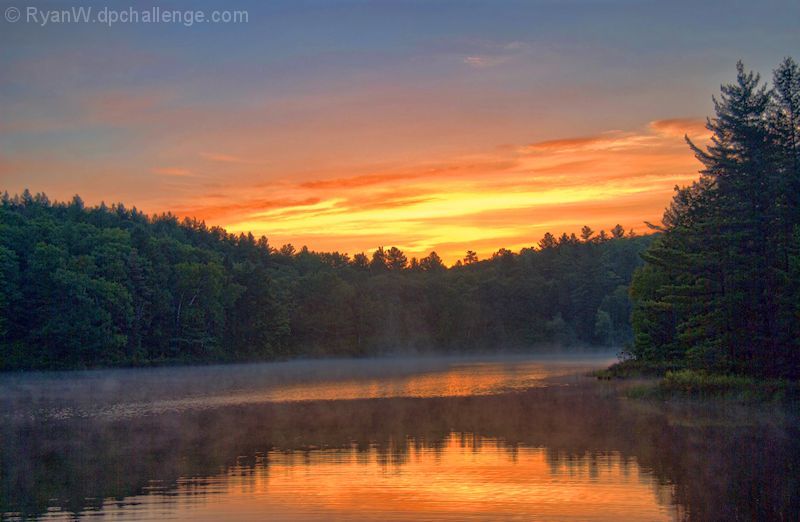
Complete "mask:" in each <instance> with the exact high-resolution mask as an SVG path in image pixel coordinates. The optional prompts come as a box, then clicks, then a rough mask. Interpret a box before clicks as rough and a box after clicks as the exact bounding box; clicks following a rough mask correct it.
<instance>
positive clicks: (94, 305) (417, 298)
mask: <svg viewBox="0 0 800 522" xmlns="http://www.w3.org/2000/svg"><path fill="white" fill-rule="evenodd" d="M651 239H652V238H651V236H640V237H637V236H634V235H633V234H631V233H627V234H626V233H625V231H624V230H623V229H622V227H620V226H616V227H614V229H613V230H612V231H611V233H610V234H607V233H606V232H604V231H601V232H599V233H595V232H594V231H592V230H591V229H589V228H588V227H584V229H583V231H582V234H581V237H580V238H579V237H576V236H575V235H574V234H573V235H566V234H564V235H562V236H561V237H560V238H556V237H554V236H553V235H551V234H546V235H545V237H544V238H543V239H542V240H541V241H540V242H539V243H538V244H537V245H536V246H535V247H533V246H532V247H531V248H526V249H523V250H522V251H521V252H519V253H512V252H510V251H508V250H504V249H501V250H500V251H498V252H496V253H495V254H494V255H493V256H492V257H491V258H490V259H485V260H478V257H477V256H476V255H475V253H474V252H471V251H470V252H467V254H466V256H465V257H464V259H463V261H459V262H457V263H456V264H455V265H454V266H452V267H449V268H448V267H446V266H445V265H444V263H443V262H442V260H441V259H440V258H439V256H437V255H436V253H435V252H432V253H431V254H430V255H428V256H426V257H424V258H423V259H419V260H417V259H410V260H409V259H407V257H406V256H405V255H404V254H403V252H401V251H400V250H399V249H397V248H389V249H384V248H378V249H377V250H376V251H375V252H373V253H372V254H371V255H366V254H363V253H360V254H355V255H354V256H352V257H349V256H348V255H346V254H340V253H337V252H333V253H317V252H312V251H309V250H308V249H307V248H301V249H299V250H295V248H294V247H292V246H291V245H284V246H282V247H280V248H277V249H276V248H273V247H272V246H271V245H270V244H269V243H268V241H267V239H266V238H264V237H262V238H260V239H255V238H254V237H253V236H252V235H233V234H228V233H226V232H225V231H224V230H223V229H221V228H216V227H214V228H211V227H207V226H206V225H205V224H204V223H202V222H198V221H196V220H191V219H183V220H179V219H178V218H176V217H175V216H172V215H170V214H166V215H161V216H154V217H149V216H147V215H145V214H143V213H142V212H139V211H137V210H136V209H135V208H134V209H128V208H126V207H125V206H123V205H121V204H117V205H113V206H110V207H109V206H105V205H102V204H101V205H99V206H97V207H92V208H88V207H86V206H84V204H83V202H82V201H81V199H80V198H79V197H77V196H76V197H75V198H74V199H73V200H72V201H70V202H62V203H57V202H55V203H53V202H50V201H49V200H48V198H47V197H46V196H45V195H43V194H36V195H32V194H31V193H30V192H28V191H25V192H24V193H23V194H21V195H19V196H13V197H11V196H8V195H7V194H5V195H4V196H3V198H2V202H0V368H2V369H5V370H9V369H30V368H82V367H95V366H109V365H145V364H158V363H168V362H200V361H233V360H264V359H274V358H286V357H295V356H322V355H337V356H342V355H346V356H356V355H371V354H378V353H387V352H394V351H402V350H417V351H426V350H436V351H451V350H452V351H455V350H458V351H469V350H487V349H489V350H497V349H524V348H531V347H536V346H552V345H556V344H557V345H559V346H567V345H606V346H611V345H613V346H620V345H621V344H622V343H624V342H626V341H628V340H629V339H631V338H632V330H631V327H630V321H629V316H630V311H631V304H630V301H629V298H628V291H627V286H628V284H629V283H630V280H631V277H632V275H633V272H634V270H635V269H636V268H637V266H639V265H641V263H642V261H641V259H640V254H641V253H642V252H643V251H644V249H645V248H646V247H647V245H648V244H649V243H650V242H651Z"/></svg>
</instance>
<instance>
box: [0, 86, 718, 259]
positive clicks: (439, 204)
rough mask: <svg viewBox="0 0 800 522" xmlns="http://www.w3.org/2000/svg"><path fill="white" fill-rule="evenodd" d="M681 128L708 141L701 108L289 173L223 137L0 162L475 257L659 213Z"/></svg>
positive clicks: (59, 193) (171, 207) (206, 215)
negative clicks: (133, 152) (175, 147)
mask: <svg viewBox="0 0 800 522" xmlns="http://www.w3.org/2000/svg"><path fill="white" fill-rule="evenodd" d="M130 103H132V102H130ZM131 110H135V109H131ZM118 117H119V118H122V116H121V115H118ZM684 134H688V135H689V136H690V137H692V138H693V139H695V140H696V141H701V142H702V141H703V140H704V139H706V138H707V137H708V134H707V131H706V130H705V128H704V120H702V119H700V118H678V119H669V120H657V121H651V122H647V123H643V124H642V125H640V126H639V128H638V129H636V130H630V131H621V130H608V131H605V132H600V133H597V134H595V135H589V136H579V137H566V138H560V139H552V140H546V141H538V142H533V143H519V144H511V145H497V146H494V147H491V148H485V149H477V148H476V149H475V150H473V151H471V152H469V153H463V152H462V153H459V154H451V155H448V154H432V155H431V157H430V158H425V157H419V158H412V159H409V160H408V161H402V160H394V161H387V162H377V161H369V162H364V163H359V162H358V161H357V159H356V158H352V157H351V155H350V154H352V153H350V154H348V156H347V157H346V158H342V159H341V160H340V161H339V162H337V163H338V165H331V164H330V163H325V164H323V166H322V167H321V168H319V169H318V170H317V171H314V172H306V171H303V170H300V171H293V172H292V173H291V174H290V175H286V176H280V175H265V170H268V167H267V165H268V163H269V158H265V157H263V156H261V155H260V154H259V153H258V152H257V151H244V152H239V153H233V152H231V151H230V150H228V148H226V147H224V146H221V147H220V148H219V149H214V150H209V151H200V150H196V148H190V149H188V150H182V151H181V152H180V154H175V155H172V156H173V157H176V158H180V161H156V160H155V159H152V158H149V159H146V160H145V161H144V162H143V164H140V165H139V166H138V169H140V170H144V172H141V171H139V172H135V173H133V174H131V175H128V176H126V175H124V173H123V174H120V173H119V172H115V173H114V175H106V173H104V172H103V171H102V170H101V168H102V167H101V166H94V165H81V164H79V163H72V164H71V163H70V162H69V161H64V160H63V159H61V160H57V159H55V158H53V159H52V160H51V159H50V158H48V157H47V156H46V155H45V156H43V157H38V158H36V159H27V160H25V161H22V162H19V163H16V164H10V163H6V164H5V165H0V169H3V168H5V169H8V171H9V172H11V171H20V170H21V171H22V172H25V171H26V170H27V171H34V170H36V169H48V168H49V169H54V168H55V167H52V166H48V165H47V164H48V162H49V161H59V162H60V164H59V167H58V168H59V169H60V171H61V172H63V173H64V174H65V175H67V176H68V175H69V174H70V173H73V172H78V171H80V172H81V175H83V176H84V177H87V176H88V181H89V183H87V184H86V188H81V187H76V188H77V189H78V190H71V189H69V188H60V190H59V187H58V184H57V183H55V184H54V185H56V186H55V187H54V188H55V192H56V193H55V194H54V193H53V192H54V191H53V189H52V188H51V189H50V190H48V192H49V194H50V195H51V197H56V198H60V199H65V198H68V197H70V193H74V192H79V193H81V194H82V195H83V197H84V198H85V199H86V200H87V202H89V203H98V202H99V201H100V200H105V201H106V202H108V203H110V202H113V201H116V200H117V199H118V198H109V197H108V196H107V195H108V194H109V193H111V194H112V195H119V194H121V193H122V194H124V193H128V194H131V193H133V194H135V193H136V192H142V191H144V193H143V197H138V198H137V197H136V196H135V195H134V196H130V195H129V196H128V197H127V198H124V199H122V198H119V199H122V201H123V202H124V203H126V204H127V205H129V206H130V205H137V206H138V207H139V208H140V209H142V210H144V211H146V212H149V213H153V212H164V211H172V212H173V213H175V214H177V215H179V216H189V217H196V218H198V219H202V220H205V221H206V223H208V224H210V225H221V226H223V227H225V228H226V229H227V230H229V231H231V232H248V231H250V232H253V234H255V235H256V236H259V235H262V234H263V235H266V236H267V237H268V238H269V240H270V243H271V244H272V245H273V246H276V247H278V246H280V245H282V244H284V243H289V242H291V243H292V244H294V245H295V246H296V247H298V248H299V247H300V246H302V245H307V246H308V247H309V248H311V249H312V250H322V251H332V250H338V251H340V252H347V253H349V254H351V255H352V254H355V253H357V252H361V251H367V252H369V251H371V250H373V249H375V248H376V247H378V246H385V247H389V246H397V247H399V248H400V249H402V250H403V251H405V252H406V253H407V254H408V255H409V257H410V256H419V257H421V256H424V255H426V254H427V253H429V252H430V251H432V250H435V251H436V252H437V253H438V254H439V255H440V256H442V258H444V259H445V261H447V262H451V263H452V262H455V261H456V260H457V259H460V258H461V257H462V256H463V255H464V252H465V251H466V250H467V249H471V250H475V251H476V252H478V254H479V257H481V258H483V257H486V256H489V255H491V254H492V253H493V252H495V251H497V250H498V249H499V248H501V247H505V248H510V249H512V250H515V251H516V250H519V249H520V248H523V247H529V246H532V245H535V244H536V242H537V241H538V240H539V239H540V238H541V237H542V235H543V234H544V233H545V232H547V231H550V232H553V233H555V234H560V233H562V232H567V233H570V232H577V231H579V229H580V228H581V226H583V225H584V224H586V225H589V226H591V227H592V228H594V229H595V230H598V231H599V230H601V229H605V230H609V229H610V228H612V227H613V226H614V225H615V224H617V223H619V224H621V225H623V226H624V227H625V228H626V229H631V228H632V229H633V230H635V231H637V232H645V231H646V230H647V227H646V225H645V224H644V221H651V222H658V221H659V220H660V218H661V214H662V212H663V209H664V207H665V206H666V205H667V204H668V202H669V200H670V198H671V196H672V193H673V187H674V186H675V185H684V184H687V183H689V182H691V181H692V180H693V179H695V178H696V177H697V170H698V168H699V163H698V162H697V161H696V160H695V158H694V156H693V155H692V153H691V151H690V150H689V148H688V147H687V145H686V143H685V142H684V139H683V136H684ZM240 138H242V139H244V138H243V137H241V136H240ZM233 141H234V140H233V139H230V141H228V142H227V143H228V144H230V143H232V142H233ZM221 144H222V145H224V144H225V143H224V142H221ZM155 156H158V155H157V154H156V155H155ZM94 169H96V170H94ZM132 169H133V167H131V168H130V169H129V170H132ZM126 183H130V186H126ZM111 185H113V187H114V190H110V186H111ZM39 188H40V187H38V186H36V185H33V186H31V189H32V190H38V189H39ZM41 189H42V190H46V189H47V187H41ZM98 189H99V190H98ZM104 194H105V195H104Z"/></svg>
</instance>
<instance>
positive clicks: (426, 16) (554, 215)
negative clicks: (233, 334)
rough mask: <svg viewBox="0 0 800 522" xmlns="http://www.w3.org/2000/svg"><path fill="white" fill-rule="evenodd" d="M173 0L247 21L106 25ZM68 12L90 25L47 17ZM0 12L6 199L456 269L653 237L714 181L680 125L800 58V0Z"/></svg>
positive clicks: (26, 7) (58, 6) (236, 3)
mask: <svg viewBox="0 0 800 522" xmlns="http://www.w3.org/2000/svg"><path fill="white" fill-rule="evenodd" d="M156 5H158V6H160V7H161V8H162V10H179V11H181V12H184V11H186V10H189V9H191V10H200V11H202V12H203V15H204V16H207V17H210V16H212V13H213V12H214V11H215V10H216V11H222V10H229V11H234V10H238V11H243V12H246V17H247V19H246V21H242V22H240V23H221V22H220V23H215V22H206V23H194V24H191V25H189V24H187V23H167V22H162V23H142V22H141V21H140V22H139V23H121V22H118V23H114V24H108V23H103V22H106V21H107V19H108V18H109V17H110V16H109V15H108V11H106V15H105V19H103V18H100V17H101V15H100V13H101V12H102V9H103V8H104V7H108V8H111V9H113V10H116V11H118V12H119V11H128V10H137V11H140V12H141V11H145V10H148V9H150V8H151V7H153V6H156ZM73 6H76V7H84V8H89V7H90V8H91V9H92V12H91V14H90V16H92V17H93V20H94V21H91V22H83V21H80V20H79V21H75V22H72V23H69V22H67V21H65V20H64V16H63V15H60V14H59V13H56V14H55V15H54V14H52V10H59V11H60V10H63V9H71V8H72V7H73ZM9 8H17V9H19V12H18V13H19V15H20V18H19V19H18V20H16V21H13V18H14V16H13V14H14V13H13V12H11V13H9V10H8V9H9ZM31 8H32V9H33V11H32V12H31ZM0 11H4V13H3V14H4V15H5V16H4V17H3V16H0V190H7V191H8V192H9V193H12V194H13V193H17V192H21V191H22V190H23V189H25V188H29V189H30V190H31V191H32V192H45V193H46V194H47V195H48V196H49V197H50V198H51V199H56V200H65V199H70V198H71V197H72V196H73V195H74V194H80V196H81V197H82V198H83V199H84V200H85V201H86V202H87V203H88V204H97V203H100V202H101V201H104V202H106V203H107V204H110V203H115V202H122V203H124V204H125V205H126V206H128V207H132V206H135V207H137V208H138V209H140V210H143V211H145V212H147V213H161V212H166V211H171V212H173V213H175V214H177V215H180V216H191V217H196V218H198V219H202V220H205V222H206V223H207V224H209V225H220V226H223V227H225V228H226V229H227V230H229V231H231V232H237V233H238V232H248V231H250V232H253V233H254V234H255V235H256V236H260V235H262V234H263V235H266V236H267V237H268V238H269V240H270V243H271V244H272V245H274V246H280V245H282V244H284V243H292V244H293V245H295V246H296V247H298V248H299V247H300V246H302V245H307V246H308V247H309V248H310V249H312V250H318V251H339V252H347V253H350V254H351V255H352V254H355V253H357V252H361V251H367V252H369V251H371V250H374V249H375V248H376V247H378V246H385V247H389V246H397V247H399V248H401V249H402V250H404V251H405V252H406V253H407V254H408V255H409V257H410V256H423V255H426V254H427V253H428V252H430V251H433V250H435V251H436V252H437V253H439V254H440V255H441V256H442V257H443V258H444V259H445V260H446V261H449V262H453V261H455V260H456V259H458V258H460V257H461V256H463V254H464V252H465V251H466V250H467V249H471V250H474V251H476V252H478V254H479V256H480V257H486V256H490V255H491V253H492V252H494V251H497V250H498V249H499V248H509V249H512V250H519V249H520V248H523V247H530V246H532V245H535V244H536V243H537V242H538V240H539V239H540V238H541V237H542V235H543V234H544V233H545V232H547V231H550V232H552V233H554V234H557V235H560V234H561V233H562V232H567V233H571V232H577V231H578V230H579V229H580V227H581V226H583V225H584V224H586V225H589V226H591V227H592V228H594V229H595V230H600V229H606V230H609V229H610V228H612V227H613V226H614V225H615V224H617V223H619V224H622V225H623V226H624V227H625V228H626V229H633V230H635V231H638V232H646V230H647V228H646V225H645V221H650V222H658V221H659V220H660V217H661V214H662V212H663V210H664V208H665V207H666V206H667V204H668V203H669V201H670V198H671V196H672V193H673V189H674V187H675V186H676V185H685V184H687V183H690V182H691V181H692V180H693V179H696V178H697V171H698V169H699V164H698V162H697V161H696V160H695V159H694V157H693V156H692V153H691V152H690V150H689V149H688V147H687V146H686V143H685V141H684V135H688V136H689V137H690V138H692V139H694V140H696V141H698V142H700V143H702V142H704V141H705V140H706V139H708V133H707V131H706V130H705V128H704V122H705V117H706V116H708V115H711V113H712V112H713V103H712V100H711V97H712V95H714V94H716V93H717V92H718V91H719V86H720V84H722V83H728V82H730V81H732V80H733V79H734V78H735V64H736V61H737V60H739V59H741V60H743V61H744V63H745V66H746V67H747V68H750V69H754V70H756V71H759V72H761V73H762V75H764V77H765V78H769V77H771V74H772V73H771V71H772V70H773V69H774V68H775V66H776V65H777V64H778V63H779V62H780V60H781V59H782V58H783V57H785V56H794V57H795V58H796V59H797V58H800V30H798V26H797V20H800V2H797V1H794V0H793V1H783V2H771V1H765V2H736V1H725V2H716V1H708V2H683V1H680V0H678V1H668V2H667V1H664V2H656V1H648V0H563V1H556V0H546V1H544V0H543V1H535V0H531V1H525V2H522V1H503V0H493V1H469V0H463V1H454V2H449V1H428V2H422V1H401V0H397V1H375V2H368V1H351V2H335V1H333V0H330V1H324V2H321V1H313V2H309V1H286V2H278V1H274V2H244V1H240V0H233V1H230V2H218V3H210V2H192V3H183V2H169V3H167V2H162V3H152V2H135V3H133V2H131V3H125V2H114V3H108V4H106V3H92V2H80V1H78V2H70V3H67V2H63V3H52V2H50V3H48V2H37V1H36V0H33V1H32V2H21V1H17V0H8V1H6V0H4V1H3V2H2V3H0ZM48 12H50V15H49V17H48V15H47V13H48ZM9 14H10V15H11V19H12V21H9ZM54 16H60V17H61V23H56V21H54V18H53V17H54ZM139 16H142V15H141V13H140V14H139ZM45 17H48V18H47V20H45ZM184 18H185V17H184ZM44 21H47V22H48V23H44Z"/></svg>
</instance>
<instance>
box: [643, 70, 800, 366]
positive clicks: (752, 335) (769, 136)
mask: <svg viewBox="0 0 800 522" xmlns="http://www.w3.org/2000/svg"><path fill="white" fill-rule="evenodd" d="M737 69H738V74H737V79H736V83H734V84H731V85H725V86H723V87H722V93H721V96H720V97H719V99H717V98H715V99H714V105H715V111H716V117H714V118H711V119H709V120H708V125H707V128H708V130H709V131H711V133H712V137H711V141H710V144H709V145H708V147H707V148H701V147H699V146H697V145H695V144H694V143H692V142H691V141H689V140H688V138H687V141H688V142H689V145H690V147H691V148H692V150H693V151H694V152H695V154H696V156H697V158H698V159H699V160H700V161H701V162H702V164H703V167H704V168H703V170H702V171H701V177H700V179H699V180H698V181H697V182H695V183H694V184H692V185H691V186H689V187H683V188H680V189H676V194H675V198H674V200H673V202H672V204H671V205H670V207H669V208H668V209H667V210H666V212H665V214H664V219H663V226H662V227H656V228H658V229H659V230H660V231H661V232H662V234H661V236H660V237H659V238H658V239H657V240H656V241H655V242H654V243H653V244H652V246H651V247H650V248H649V249H648V251H647V252H646V253H645V254H644V256H643V257H644V259H645V261H646V264H645V266H643V267H641V268H639V269H638V270H637V272H636V274H635V276H634V278H633V282H632V284H631V297H632V299H633V301H634V308H633V315H632V325H633V329H634V344H633V348H632V350H631V354H632V355H633V356H634V357H635V358H637V359H639V360H643V361H649V362H680V363H682V364H686V365H688V366H689V367H690V368H695V369H707V370H711V371H714V372H718V373H729V372H733V373H737V374H750V375H758V376H776V377H793V378H797V377H800V314H798V303H800V291H799V288H798V283H799V282H800V278H798V275H800V274H799V273H798V251H800V234H798V227H800V139H798V136H800V68H799V67H798V65H797V64H796V63H795V62H794V61H793V60H792V59H790V58H787V59H786V60H784V62H783V63H781V65H780V66H779V68H778V69H777V70H776V71H775V75H774V81H773V88H772V89H767V88H766V86H764V85H762V83H761V81H760V78H759V76H758V75H757V74H754V73H752V72H749V73H748V72H745V70H744V67H743V66H742V64H741V63H739V64H738V66H737Z"/></svg>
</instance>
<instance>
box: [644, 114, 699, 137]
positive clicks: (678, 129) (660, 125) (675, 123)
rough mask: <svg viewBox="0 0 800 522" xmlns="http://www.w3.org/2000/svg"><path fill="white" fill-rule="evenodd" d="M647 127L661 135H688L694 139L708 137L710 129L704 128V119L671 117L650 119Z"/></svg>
mask: <svg viewBox="0 0 800 522" xmlns="http://www.w3.org/2000/svg"><path fill="white" fill-rule="evenodd" d="M649 127H650V129H651V130H653V131H654V132H657V133H658V134H661V135H663V136H674V137H680V138H682V137H683V136H689V137H690V138H694V139H708V138H710V137H711V131H709V130H708V129H706V120H704V119H700V118H673V119H668V120H655V121H651V122H650V124H649Z"/></svg>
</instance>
